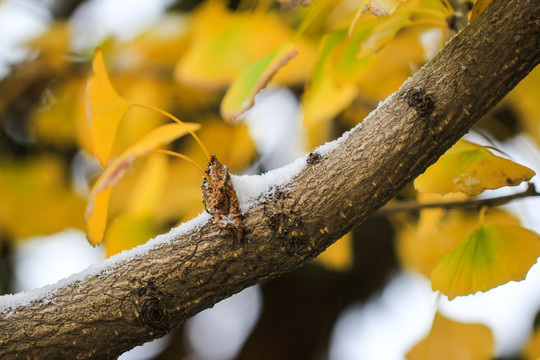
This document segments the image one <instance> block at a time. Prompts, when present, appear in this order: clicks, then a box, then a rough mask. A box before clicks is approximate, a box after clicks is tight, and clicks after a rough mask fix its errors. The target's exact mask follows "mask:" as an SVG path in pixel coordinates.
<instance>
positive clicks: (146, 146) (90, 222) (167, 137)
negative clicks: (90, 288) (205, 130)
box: [86, 123, 199, 246]
mask: <svg viewBox="0 0 540 360" xmlns="http://www.w3.org/2000/svg"><path fill="white" fill-rule="evenodd" d="M198 128H199V124H192V123H184V124H182V125H179V124H176V123H174V124H166V125H162V126H160V127H158V128H157V129H155V130H153V131H152V132H151V133H149V134H148V135H146V136H145V137H144V138H142V139H141V140H139V141H138V142H137V143H135V144H134V145H133V146H131V147H130V148H129V149H127V150H126V151H125V152H124V153H123V154H122V155H121V156H120V157H118V159H116V160H115V161H114V162H113V163H112V164H111V166H109V167H108V168H107V169H106V170H105V171H104V172H103V174H102V175H101V176H100V177H99V179H98V180H97V181H96V183H95V184H94V186H93V188H92V191H91V192H90V194H89V196H88V204H87V207H86V229H87V238H88V241H89V242H90V243H91V244H92V245H94V246H95V245H98V244H100V243H101V241H102V239H103V234H104V233H105V227H106V224H107V209H108V204H109V197H110V190H111V187H112V186H113V185H115V184H116V183H118V182H119V181H120V180H121V179H122V177H123V176H124V174H125V173H126V171H128V170H129V168H130V167H131V164H132V163H133V161H134V160H135V159H136V158H137V157H140V156H144V155H146V154H148V153H149V152H150V151H152V150H154V149H156V148H158V147H159V146H162V145H164V144H168V143H170V142H171V141H173V140H175V139H177V138H179V137H181V136H183V135H186V134H188V133H189V132H190V131H195V130H197V129H198Z"/></svg>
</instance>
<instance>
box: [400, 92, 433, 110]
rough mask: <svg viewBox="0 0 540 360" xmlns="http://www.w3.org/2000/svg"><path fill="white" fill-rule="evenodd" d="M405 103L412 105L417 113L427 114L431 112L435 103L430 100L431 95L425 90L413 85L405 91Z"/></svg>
mask: <svg viewBox="0 0 540 360" xmlns="http://www.w3.org/2000/svg"><path fill="white" fill-rule="evenodd" d="M405 99H406V100H407V104H408V105H409V106H410V107H412V108H413V109H414V110H415V111H416V112H417V113H418V114H419V115H421V116H427V115H429V114H431V113H432V112H433V109H434V108H435V104H434V103H433V100H431V96H429V94H428V93H427V92H426V90H425V89H424V88H423V87H421V86H417V87H413V88H410V89H409V90H407V92H406V93H405Z"/></svg>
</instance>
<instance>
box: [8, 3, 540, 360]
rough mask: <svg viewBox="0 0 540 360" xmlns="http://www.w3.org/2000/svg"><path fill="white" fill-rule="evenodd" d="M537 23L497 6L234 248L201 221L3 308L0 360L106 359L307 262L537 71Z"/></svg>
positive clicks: (266, 211)
mask: <svg viewBox="0 0 540 360" xmlns="http://www.w3.org/2000/svg"><path fill="white" fill-rule="evenodd" d="M538 15H539V9H538V1H537V0H516V1H506V0H495V1H494V2H493V3H492V5H491V6H490V7H489V8H488V9H487V10H486V11H485V12H484V13H483V14H482V15H481V16H480V17H479V18H478V19H477V20H476V21H474V22H473V23H472V24H471V25H470V26H468V27H466V28H465V29H464V30H463V31H462V32H461V33H460V34H458V35H457V36H456V37H454V38H453V39H452V41H450V42H449V43H448V45H447V46H446V47H445V48H444V49H443V50H442V51H441V52H440V53H439V54H438V55H437V56H436V57H435V58H434V59H433V60H432V61H431V62H430V63H428V64H427V65H426V66H424V67H423V68H422V69H421V70H420V71H418V72H417V73H416V74H415V75H414V76H413V77H412V78H410V79H409V80H408V81H406V82H405V83H404V84H403V86H402V87H401V89H400V90H398V91H397V92H396V93H394V94H393V95H392V96H390V97H389V98H388V99H387V100H386V101H385V102H384V103H383V104H381V106H379V107H378V108H377V110H376V111H374V112H373V113H372V114H371V115H370V116H368V118H367V119H365V120H364V122H363V123H362V124H361V125H360V126H357V127H356V128H355V129H353V130H352V131H350V132H348V133H346V134H345V135H344V136H343V137H342V138H341V140H339V141H338V142H336V143H335V144H334V145H335V146H336V147H335V149H330V148H329V147H328V146H327V147H326V148H322V149H321V148H320V149H318V150H316V151H314V152H313V153H312V154H310V156H309V157H308V158H305V159H303V160H298V163H296V164H297V165H298V164H303V165H304V167H303V169H302V170H301V171H300V172H299V173H298V175H297V176H296V177H295V178H294V180H293V181H291V182H290V183H289V184H288V185H286V186H282V187H278V188H275V189H273V194H272V195H271V196H270V195H268V194H267V195H266V196H265V195H264V194H261V197H260V198H259V199H258V201H257V202H256V204H255V205H254V206H253V207H251V208H250V209H249V210H246V211H245V213H244V227H245V231H244V235H243V237H242V239H241V241H240V242H238V241H237V240H236V239H235V238H234V236H233V235H232V234H231V232H229V231H227V230H226V229H221V228H219V227H218V226H217V225H215V224H214V223H213V221H212V220H211V217H210V216H209V215H207V214H203V215H201V216H199V218H197V219H196V220H194V221H191V222H189V223H187V224H184V225H182V226H180V228H178V229H173V231H172V232H171V233H169V234H167V235H163V236H161V237H158V238H156V239H155V240H152V241H150V242H149V243H148V244H147V245H144V246H141V247H138V248H136V249H134V250H132V251H130V252H128V253H127V255H126V254H125V253H124V254H121V255H120V256H116V257H113V258H111V259H109V260H107V261H105V262H103V263H102V264H100V265H98V266H95V267H93V268H91V269H89V270H88V271H86V272H85V273H82V274H77V275H74V276H72V277H71V278H68V279H66V280H64V281H62V282H60V283H59V284H56V285H53V286H50V287H48V288H44V289H40V290H37V291H35V292H33V293H31V294H29V295H24V294H23V295H20V294H19V295H13V296H8V297H3V299H2V300H1V305H2V307H0V357H1V358H2V359H14V358H26V357H28V358H55V359H62V358H65V359H75V358H91V357H94V358H114V357H116V356H118V355H120V354H122V353H123V352H125V351H126V350H129V349H131V348H133V347H134V346H136V345H139V344H142V343H144V342H147V341H150V340H152V339H155V338H158V337H161V336H163V335H164V334H166V333H167V332H168V331H170V330H171V329H172V328H174V327H177V326H179V325H180V324H181V323H182V322H183V321H185V320H186V319H188V318H189V317H191V316H193V315H194V314H196V313H197V312H199V311H201V310H203V309H205V308H208V307H210V306H212V305H213V304H215V303H216V302H218V301H219V300H221V299H224V298H226V297H228V296H230V295H232V294H234V293H236V292H238V291H240V290H242V289H244V288H246V287H248V286H251V285H254V284H257V283H260V282H261V281H264V280H267V279H271V278H274V277H276V276H279V275H281V274H283V273H286V272H289V271H291V270H294V269H295V268H297V267H299V266H301V265H302V264H304V263H306V262H307V261H309V260H310V259H313V258H314V257H315V256H317V255H318V254H319V253H321V252H322V251H324V250H325V249H326V248H327V247H328V246H329V245H330V244H332V243H333V242H334V241H335V240H336V239H338V238H340V237H341V236H342V235H344V234H345V233H346V232H348V231H349V230H350V229H351V228H352V227H353V226H354V225H356V224H359V223H360V222H362V221H363V220H364V219H366V217H368V216H370V215H371V214H372V213H373V212H374V211H376V210H377V209H378V208H379V207H380V206H382V205H383V204H384V203H386V202H387V201H388V200H389V199H391V198H392V197H393V196H394V195H395V194H396V192H397V191H399V190H400V189H401V188H402V187H403V186H404V185H405V184H406V183H407V182H409V181H410V180H412V179H414V178H415V177H416V176H418V175H419V174H420V173H422V172H423V171H424V170H425V169H426V168H427V167H428V166H429V165H431V164H432V163H433V162H435V161H436V159H437V158H438V157H439V156H440V155H441V154H443V153H444V152H445V151H446V150H447V149H448V148H449V147H450V146H451V145H452V144H454V143H455V142H456V141H457V140H458V139H459V138H460V137H461V136H462V135H463V134H464V133H465V132H467V131H468V129H469V128H470V127H471V126H472V125H473V124H474V123H475V122H476V121H477V120H479V119H480V118H481V117H482V115H484V114H485V113H486V112H487V111H488V110H489V109H490V108H492V107H493V106H494V105H495V104H496V103H497V102H498V101H499V100H500V99H501V98H502V97H503V96H504V95H505V94H506V93H507V92H508V91H509V90H510V89H512V88H513V87H514V86H515V85H516V84H517V83H518V82H519V81H520V80H521V79H522V78H523V77H524V76H526V75H527V74H528V73H529V72H530V71H531V70H532V69H533V68H534V67H535V66H536V65H537V64H538V62H539V46H538V39H540V33H539V16H538ZM241 180H242V181H241V182H242V183H247V184H249V183H250V181H251V182H257V181H260V179H258V178H255V177H253V178H241ZM239 183H240V181H236V184H235V186H237V185H238V184H239ZM237 190H242V189H237ZM244 205H245V204H244ZM244 210H245V209H244Z"/></svg>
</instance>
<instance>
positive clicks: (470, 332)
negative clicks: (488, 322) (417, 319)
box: [407, 313, 494, 360]
mask: <svg viewBox="0 0 540 360" xmlns="http://www.w3.org/2000/svg"><path fill="white" fill-rule="evenodd" d="M493 345H494V342H493V335H492V334H491V330H489V328H488V327H487V326H485V325H482V324H465V323H461V322H457V321H453V320H450V319H448V318H446V317H444V316H442V315H441V314H439V313H437V314H435V318H434V319H433V325H432V327H431V331H430V333H429V335H428V336H427V337H426V338H425V339H423V340H422V341H420V342H419V343H418V344H416V345H415V346H414V348H412V349H411V350H410V351H409V352H408V353H407V360H456V359H462V360H474V359H491V358H492V357H493Z"/></svg>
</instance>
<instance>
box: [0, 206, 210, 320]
mask: <svg viewBox="0 0 540 360" xmlns="http://www.w3.org/2000/svg"><path fill="white" fill-rule="evenodd" d="M211 218H212V216H211V215H210V214H209V213H207V212H203V213H201V214H200V215H199V216H197V217H196V218H194V219H192V220H190V221H188V222H185V223H183V224H181V225H179V226H177V227H175V228H173V229H172V230H171V231H169V232H168V233H166V234H162V235H159V236H157V237H155V238H154V239H151V240H149V241H148V242H146V243H145V244H142V245H139V246H137V247H136V248H134V249H131V250H125V251H123V252H121V253H120V254H117V255H114V256H112V257H110V258H109V259H106V260H104V261H102V262H100V263H96V264H94V265H91V266H89V267H88V268H87V269H86V270H84V271H81V272H79V273H76V274H73V275H71V276H69V277H67V278H65V279H62V280H60V281H58V282H57V283H55V284H52V285H46V286H44V287H41V288H37V289H34V290H31V291H28V292H20V293H17V294H13V295H3V296H0V315H1V316H3V317H4V318H7V317H10V316H11V315H13V314H14V313H15V312H16V309H17V308H18V307H21V306H27V305H28V304H30V303H31V302H34V301H41V303H43V304H50V303H53V304H54V299H53V298H54V296H55V295H56V294H57V293H58V292H60V290H62V289H63V288H66V287H68V286H69V285H73V284H76V283H81V282H83V281H85V280H86V279H87V278H90V277H93V276H97V275H100V274H106V273H110V272H111V271H112V270H113V269H114V268H115V267H117V266H118V265H119V264H120V263H123V262H129V261H131V260H133V259H136V258H139V257H141V256H143V255H145V254H147V253H148V252H150V251H151V250H154V249H157V248H159V247H161V246H163V244H166V243H171V242H173V241H174V239H176V238H177V237H179V236H181V235H184V234H188V233H190V232H192V231H195V230H197V229H199V228H201V227H203V226H204V225H205V224H206V223H207V222H208V221H210V219H211Z"/></svg>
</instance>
